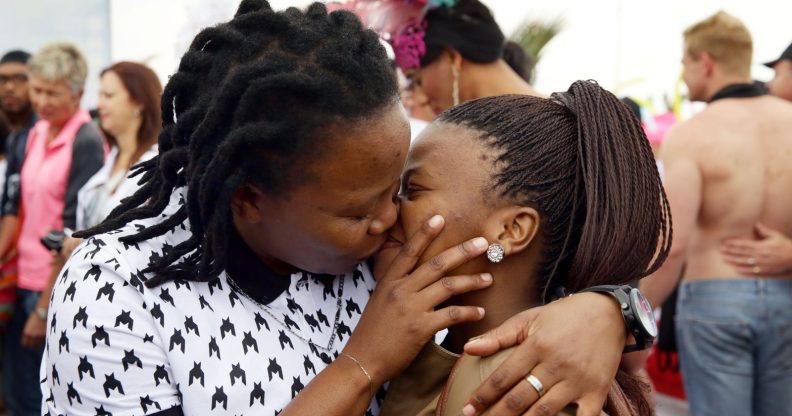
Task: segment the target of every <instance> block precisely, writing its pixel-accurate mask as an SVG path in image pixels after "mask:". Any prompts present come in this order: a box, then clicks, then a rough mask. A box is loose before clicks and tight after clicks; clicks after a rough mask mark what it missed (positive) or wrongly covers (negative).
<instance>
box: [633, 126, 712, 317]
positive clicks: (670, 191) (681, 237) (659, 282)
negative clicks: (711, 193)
mask: <svg viewBox="0 0 792 416" xmlns="http://www.w3.org/2000/svg"><path fill="white" fill-rule="evenodd" d="M683 127H684V126H683ZM691 139H692V137H691V135H689V134H687V132H686V131H685V130H680V129H675V130H672V131H671V132H670V133H669V135H668V138H667V139H666V141H665V143H664V144H663V148H662V150H661V158H662V160H663V163H664V165H665V168H666V177H665V182H664V185H665V189H666V195H667V196H668V202H669V204H670V205H671V215H672V217H673V220H674V221H673V232H674V233H673V236H674V241H673V243H672V245H671V252H670V253H669V255H668V259H667V260H666V261H665V263H664V264H663V266H662V267H661V268H660V269H659V270H657V271H656V272H655V273H653V274H652V275H651V276H647V277H646V278H644V279H643V280H641V285H640V288H641V291H643V293H644V296H646V298H647V299H648V300H649V302H650V303H651V304H652V305H655V306H656V305H661V304H662V303H663V302H665V300H666V298H668V296H669V295H671V292H673V291H674V288H675V287H676V285H677V283H679V278H680V276H681V274H682V267H683V266H684V263H685V258H686V256H687V250H688V245H689V243H690V237H691V235H692V234H693V231H695V229H696V222H697V218H698V215H699V210H700V208H701V200H702V192H703V180H702V176H701V171H700V170H699V167H698V164H697V163H696V160H695V155H696V149H695V148H692V145H691V143H692V142H693V141H692V140H691Z"/></svg>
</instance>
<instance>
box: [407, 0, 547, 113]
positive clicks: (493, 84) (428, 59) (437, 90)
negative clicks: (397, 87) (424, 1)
mask: <svg viewBox="0 0 792 416" xmlns="http://www.w3.org/2000/svg"><path fill="white" fill-rule="evenodd" d="M421 25H423V27H425V34H424V36H423V40H422V41H421V40H420V38H419V37H413V38H409V39H411V40H410V41H406V40H405V38H404V37H401V38H400V37H395V39H396V40H395V41H394V42H392V43H393V44H394V52H395V54H396V63H397V64H398V65H399V67H400V68H401V70H402V71H404V73H405V75H406V76H407V78H408V81H409V82H408V87H407V91H406V93H405V95H404V103H405V106H406V107H407V108H408V109H409V110H410V112H411V114H412V115H413V116H414V117H419V118H423V119H433V118H434V117H435V116H436V115H437V114H440V113H441V112H443V111H444V110H446V109H448V108H450V107H452V106H454V105H457V104H459V103H463V102H465V101H468V100H472V99H476V98H482V97H489V96H493V95H502V94H527V95H534V96H539V95H540V94H539V93H537V92H536V91H535V90H534V89H533V87H532V86H531V85H530V84H529V83H528V82H527V81H526V79H525V78H524V76H526V75H527V76H528V77H530V74H527V73H525V72H523V73H522V74H518V72H515V70H514V69H513V68H512V66H510V65H509V63H507V62H506V61H505V60H504V48H506V43H507V42H506V37H505V36H504V34H503V32H502V31H501V29H500V27H499V26H498V23H497V22H496V21H495V18H494V17H493V15H492V13H491V12H490V10H489V9H488V8H487V6H485V5H484V4H482V3H481V2H480V1H478V0H460V1H457V2H455V4H454V5H453V6H451V7H449V6H447V5H442V6H440V7H436V8H433V9H430V10H429V11H428V12H427V13H426V16H425V17H424V18H423V21H422V23H421ZM409 42H412V43H416V42H423V45H409ZM405 43H407V44H405ZM421 46H423V48H421ZM421 49H424V50H425V53H423V54H419V53H415V52H414V51H415V50H421ZM508 53H509V54H512V55H509V58H511V59H510V62H512V65H514V66H516V68H517V69H520V68H523V69H524V68H526V65H525V64H526V62H527V61H526V60H522V59H521V58H520V57H515V56H514V55H513V54H514V53H515V50H514V47H513V46H511V47H509V52H508ZM516 53H519V51H516ZM521 60H522V61H523V62H522V63H520V61H521Z"/></svg>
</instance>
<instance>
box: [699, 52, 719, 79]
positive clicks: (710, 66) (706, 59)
mask: <svg viewBox="0 0 792 416" xmlns="http://www.w3.org/2000/svg"><path fill="white" fill-rule="evenodd" d="M699 59H701V64H702V65H703V66H704V73H705V74H706V75H707V76H711V75H712V74H713V72H715V63H716V62H715V60H714V59H712V55H710V54H709V53H707V52H702V53H701V56H700V57H699Z"/></svg>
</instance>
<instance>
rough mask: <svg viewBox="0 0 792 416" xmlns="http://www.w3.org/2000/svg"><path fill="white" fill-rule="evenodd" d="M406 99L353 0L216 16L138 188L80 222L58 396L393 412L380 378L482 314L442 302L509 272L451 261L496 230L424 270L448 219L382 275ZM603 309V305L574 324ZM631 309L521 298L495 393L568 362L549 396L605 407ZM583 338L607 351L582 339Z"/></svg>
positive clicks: (55, 345) (194, 53)
mask: <svg viewBox="0 0 792 416" xmlns="http://www.w3.org/2000/svg"><path fill="white" fill-rule="evenodd" d="M398 98H399V94H398V90H397V86H396V81H395V76H394V73H393V71H392V69H391V67H390V65H389V63H388V60H387V57H386V54H385V51H384V48H382V47H381V45H380V43H379V40H378V37H377V35H376V34H375V33H374V32H372V31H370V30H365V29H364V28H363V27H362V25H361V24H360V22H359V20H358V19H357V18H356V17H355V16H354V15H353V14H351V13H349V12H343V11H338V12H333V13H330V14H328V13H327V11H326V9H325V7H324V6H323V5H322V4H318V3H317V4H313V5H311V6H310V7H308V8H307V10H306V11H305V12H301V11H299V10H297V9H294V8H291V9H288V10H286V11H283V12H277V13H276V12H273V11H272V10H271V9H270V8H269V5H268V4H267V3H266V2H264V1H261V0H258V1H256V0H246V1H243V2H242V3H241V5H240V7H239V11H238V12H237V14H236V16H235V17H234V18H233V19H232V20H231V21H230V22H227V23H224V24H221V25H218V26H216V27H213V28H209V29H206V30H204V31H202V32H201V33H200V34H198V36H196V38H195V40H194V41H193V43H192V45H191V47H190V49H189V51H188V52H187V53H186V54H185V56H184V57H183V58H182V60H181V63H180V65H179V70H178V72H177V73H176V74H174V75H173V76H172V77H171V79H170V81H169V82H168V85H167V86H166V88H165V90H164V92H163V99H162V106H163V112H162V116H163V129H162V133H161V134H160V137H159V150H160V154H159V156H157V157H155V158H153V159H150V160H149V161H146V162H144V163H142V164H140V165H138V166H139V167H138V168H137V170H136V172H137V174H138V175H140V176H139V177H140V181H141V183H142V185H141V188H140V190H139V191H138V192H137V193H135V194H134V195H133V196H131V197H130V198H128V199H126V200H124V201H123V202H122V204H121V205H120V206H119V207H118V208H117V209H115V210H114V211H113V212H112V213H111V214H110V216H109V217H108V219H107V220H106V221H105V222H103V223H102V224H100V225H98V226H96V227H94V228H93V229H90V230H86V231H84V232H81V233H78V234H77V236H78V237H80V238H86V241H85V242H84V243H83V244H82V245H81V246H80V247H78V248H77V249H76V250H75V251H74V253H73V255H72V256H71V258H70V259H69V261H68V262H67V264H66V265H65V267H64V269H63V272H62V273H61V275H60V276H59V277H58V280H57V283H56V286H55V288H54V290H53V293H52V297H51V307H50V309H49V317H48V321H47V349H46V353H45V356H44V363H43V364H42V377H41V378H42V379H43V381H42V392H43V395H44V397H45V399H44V403H43V406H44V409H45V410H44V411H43V413H49V414H70V415H80V414H92V415H93V414H100V415H109V414H114V415H128V414H146V415H152V414H157V415H160V416H162V415H179V414H223V415H225V414H228V415H232V414H273V413H275V414H278V413H280V414H281V415H307V414H323V415H354V414H358V415H362V414H364V413H366V414H378V413H379V404H380V403H381V401H382V397H383V395H384V393H385V389H384V388H382V386H383V383H384V382H385V381H386V380H389V379H391V378H393V377H395V376H396V375H398V374H399V373H400V372H401V370H403V369H404V368H406V367H407V365H408V364H409V362H410V361H411V360H412V359H413V358H414V357H415V356H416V354H417V353H418V352H419V351H420V349H421V348H422V346H423V345H424V344H425V343H426V342H427V341H428V340H429V339H430V338H431V337H432V336H433V335H434V334H435V333H436V332H437V331H439V330H440V329H443V328H447V327H448V326H450V325H452V324H456V323H461V322H468V321H474V320H479V319H481V318H482V316H483V314H484V311H483V310H481V309H480V308H478V307H475V306H461V305H450V306H442V307H438V308H435V307H436V306H438V305H440V304H441V303H442V302H443V301H445V300H447V299H448V298H449V297H450V296H452V295H459V294H461V293H464V292H468V291H471V290H477V289H482V288H485V287H487V286H489V285H490V284H491V281H490V280H488V279H486V278H483V277H482V275H481V274H479V273H474V274H468V275H450V274H449V271H450V270H453V269H455V268H457V267H458V266H460V265H461V264H463V263H464V262H465V261H467V260H471V259H473V258H475V257H477V256H479V255H480V254H482V253H483V252H484V251H485V250H486V248H487V242H486V240H484V239H483V238H480V237H478V238H474V239H470V240H466V241H465V242H461V243H460V244H458V245H456V246H454V247H453V248H451V249H448V250H446V251H444V252H443V253H441V254H438V255H436V256H434V257H432V259H430V260H428V261H425V262H423V263H422V264H421V265H420V266H419V267H418V268H415V267H414V266H415V265H416V264H417V263H416V262H417V259H418V258H419V257H420V256H421V253H422V252H423V250H424V248H425V247H426V245H427V244H429V242H430V241H431V240H432V239H433V238H434V237H435V236H437V234H438V233H439V232H440V230H441V228H442V225H443V219H442V217H439V216H432V218H431V219H430V218H425V219H424V222H425V226H423V227H422V228H421V231H419V232H416V233H415V235H414V236H412V237H411V239H410V240H408V242H407V244H405V245H404V248H403V250H402V251H401V253H400V254H399V255H398V256H397V258H396V260H394V261H393V262H392V264H391V265H390V267H388V268H387V270H386V271H385V272H384V274H383V278H382V279H381V280H380V281H379V282H378V283H377V286H376V290H375V285H374V279H373V277H372V274H371V271H370V269H369V266H368V265H367V263H366V260H367V259H368V258H370V257H371V256H372V255H373V254H374V253H376V252H377V251H378V250H379V249H380V248H381V247H382V245H383V244H384V243H385V241H386V238H387V230H388V229H389V228H390V227H391V226H392V225H393V224H394V223H395V221H396V216H397V207H396V203H395V202H396V201H395V198H394V197H395V195H396V193H397V191H398V188H399V176H400V173H401V170H402V167H403V166H404V161H405V158H406V154H407V149H408V143H409V130H408V127H407V120H406V117H405V115H404V111H403V109H402V107H401V105H400V103H399V101H398ZM413 269H415V270H414V271H412V272H410V270H413ZM584 312H585V313H586V315H587V316H588V317H589V318H594V319H595V321H596V322H594V323H592V322H590V321H589V320H582V319H580V320H574V321H573V322H568V324H567V325H565V326H561V325H558V323H559V322H565V321H569V319H568V318H567V315H568V314H570V313H571V314H582V313H584ZM621 320H622V318H621V316H620V313H619V308H618V306H617V305H616V303H615V302H613V300H612V299H610V298H608V297H605V296H602V295H598V294H582V295H579V296H576V297H575V298H574V299H569V300H567V299H564V300H560V301H558V302H556V303H554V304H552V305H548V306H546V307H542V308H537V309H533V310H531V311H527V312H523V313H521V314H520V315H518V316H517V317H515V318H513V320H512V321H511V322H510V323H508V324H505V325H503V326H501V327H500V329H499V332H498V333H497V334H491V335H490V336H487V337H484V338H482V339H480V340H479V341H478V342H476V343H474V344H473V345H471V346H469V348H470V349H471V350H472V351H474V352H478V353H479V354H491V353H493V352H495V351H496V350H498V349H500V348H505V347H509V346H512V345H515V344H517V343H518V341H524V342H522V343H521V344H520V346H519V347H518V348H517V349H516V351H515V353H514V354H513V355H512V356H513V357H514V360H516V361H517V362H518V364H517V365H510V366H509V367H508V372H509V374H508V375H505V376H504V377H502V378H501V379H500V380H499V382H498V383H495V384H489V385H485V386H483V389H482V391H480V392H478V393H477V394H476V396H475V400H476V403H477V404H478V405H479V406H480V407H486V406H488V405H490V404H494V403H496V402H497V401H498V400H499V399H501V397H503V396H504V394H518V393H519V392H518V393H513V390H512V389H521V388H522V385H520V384H519V383H520V381H521V380H522V378H523V377H524V376H525V375H527V374H528V371H529V370H530V369H531V368H532V367H533V366H534V365H541V364H542V363H547V362H550V363H552V364H553V365H558V367H557V370H558V371H557V372H556V374H557V376H558V378H557V380H550V379H546V380H543V381H544V382H545V383H546V388H547V389H548V394H547V395H546V396H545V400H544V401H543V403H544V405H543V406H542V409H547V408H551V409H552V408H559V409H560V408H561V407H563V406H564V405H566V404H567V403H569V402H571V401H576V400H583V401H586V400H588V401H589V402H593V403H595V406H593V407H591V409H589V410H587V411H588V412H592V411H593V410H592V409H597V406H596V404H597V401H600V402H601V401H602V400H604V399H605V395H604V391H605V390H606V389H607V386H608V385H609V383H610V380H608V378H607V377H603V374H607V373H609V372H612V371H615V370H616V367H617V363H618V361H619V357H620V355H621V349H622V347H623V345H624V340H625V327H624V325H623V324H622V323H621ZM524 331H530V332H534V331H538V332H540V333H541V334H542V335H543V336H542V337H541V339H537V338H535V337H534V338H531V339H529V340H524V338H523V337H521V335H520V334H522V333H524ZM579 337H583V338H584V339H586V340H589V341H591V348H589V349H587V350H585V351H579V350H578V349H576V348H574V347H571V346H570V345H571V343H569V342H565V341H571V340H573V339H574V340H577V339H578V338H579ZM595 340H596V341H595ZM595 357H596V358H597V360H596V362H595V363H594V361H595V360H594V358H595ZM562 362H563V364H557V363H562ZM526 366H527V368H526ZM565 380H575V381H576V383H568V382H565ZM555 385H561V386H562V388H556V387H554V386H555ZM510 392H512V393H510ZM517 413H522V410H520V411H517V410H515V411H509V412H507V413H506V414H517ZM590 414H595V413H590Z"/></svg>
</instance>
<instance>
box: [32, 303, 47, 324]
mask: <svg viewBox="0 0 792 416" xmlns="http://www.w3.org/2000/svg"><path fill="white" fill-rule="evenodd" d="M33 313H35V314H36V316H38V317H39V318H41V320H42V321H46V320H47V310H46V309H45V308H42V307H41V306H37V307H36V309H34V310H33Z"/></svg>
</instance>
